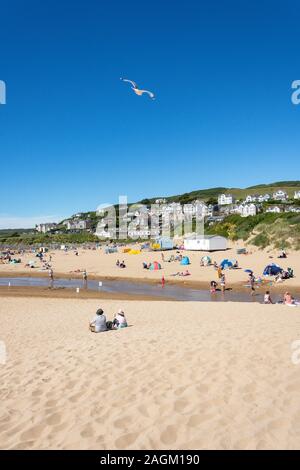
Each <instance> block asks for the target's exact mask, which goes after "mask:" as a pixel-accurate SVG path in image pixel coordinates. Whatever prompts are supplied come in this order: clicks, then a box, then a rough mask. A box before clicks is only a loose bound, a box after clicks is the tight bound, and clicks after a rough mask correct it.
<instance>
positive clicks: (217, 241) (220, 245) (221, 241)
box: [184, 235, 227, 251]
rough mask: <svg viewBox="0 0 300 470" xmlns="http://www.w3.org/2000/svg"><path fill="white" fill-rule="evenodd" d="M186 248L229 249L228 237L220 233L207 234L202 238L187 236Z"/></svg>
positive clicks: (198, 249) (203, 249)
mask: <svg viewBox="0 0 300 470" xmlns="http://www.w3.org/2000/svg"><path fill="white" fill-rule="evenodd" d="M184 249H185V250H190V251H217V250H227V238H225V237H221V236H219V235H206V236H204V237H201V238H200V237H199V238H187V239H185V240H184Z"/></svg>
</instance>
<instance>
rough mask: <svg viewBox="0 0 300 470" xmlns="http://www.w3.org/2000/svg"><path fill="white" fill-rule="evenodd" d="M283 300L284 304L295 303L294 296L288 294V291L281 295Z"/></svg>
mask: <svg viewBox="0 0 300 470" xmlns="http://www.w3.org/2000/svg"><path fill="white" fill-rule="evenodd" d="M283 302H284V304H285V305H293V304H294V303H295V300H294V298H293V297H292V295H291V294H290V292H286V293H285V294H284V296H283Z"/></svg>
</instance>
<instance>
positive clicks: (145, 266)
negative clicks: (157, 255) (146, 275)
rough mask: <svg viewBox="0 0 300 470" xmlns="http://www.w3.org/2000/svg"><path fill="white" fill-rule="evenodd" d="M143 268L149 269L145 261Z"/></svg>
mask: <svg viewBox="0 0 300 470" xmlns="http://www.w3.org/2000/svg"><path fill="white" fill-rule="evenodd" d="M143 269H148V265H147V263H145V261H144V262H143Z"/></svg>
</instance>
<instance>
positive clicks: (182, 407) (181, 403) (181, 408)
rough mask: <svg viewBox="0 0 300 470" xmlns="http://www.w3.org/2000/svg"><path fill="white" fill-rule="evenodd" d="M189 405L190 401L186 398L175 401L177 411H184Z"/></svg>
mask: <svg viewBox="0 0 300 470" xmlns="http://www.w3.org/2000/svg"><path fill="white" fill-rule="evenodd" d="M187 406H188V402H187V401H186V400H176V401H175V403H174V410H175V411H176V412H177V413H181V412H182V411H184V410H185V408H186V407H187Z"/></svg>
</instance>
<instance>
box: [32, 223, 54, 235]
mask: <svg viewBox="0 0 300 470" xmlns="http://www.w3.org/2000/svg"><path fill="white" fill-rule="evenodd" d="M56 227H57V224H56V223H54V222H53V223H48V224H38V225H36V226H35V230H36V231H37V232H40V233H47V232H51V230H55V229H56Z"/></svg>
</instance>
